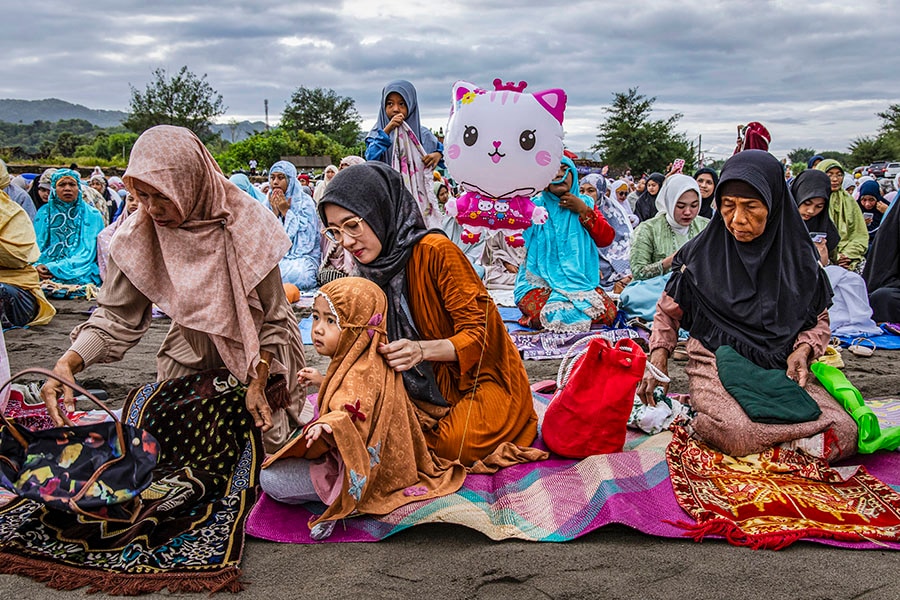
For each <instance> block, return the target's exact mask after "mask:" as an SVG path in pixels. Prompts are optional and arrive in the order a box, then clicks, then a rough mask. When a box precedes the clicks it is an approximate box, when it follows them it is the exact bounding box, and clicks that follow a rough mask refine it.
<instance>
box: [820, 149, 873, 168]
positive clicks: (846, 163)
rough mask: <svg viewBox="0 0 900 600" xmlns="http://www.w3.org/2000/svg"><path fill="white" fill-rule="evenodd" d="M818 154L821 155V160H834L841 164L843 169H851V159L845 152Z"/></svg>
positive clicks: (828, 151)
mask: <svg viewBox="0 0 900 600" xmlns="http://www.w3.org/2000/svg"><path fill="white" fill-rule="evenodd" d="M819 154H820V155H822V157H823V158H833V159H834V160H836V161H838V162H839V163H841V165H843V167H844V168H845V169H852V168H853V165H852V164H851V163H852V162H853V158H851V156H850V155H849V154H848V153H846V152H840V151H838V150H822V151H821V152H819ZM867 164H868V163H867Z"/></svg>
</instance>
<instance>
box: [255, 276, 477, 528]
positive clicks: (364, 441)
mask: <svg viewBox="0 0 900 600" xmlns="http://www.w3.org/2000/svg"><path fill="white" fill-rule="evenodd" d="M386 313H387V298H386V297H385V295H384V292H383V291H381V288H379V287H378V286H377V285H376V284H375V283H373V282H371V281H368V280H366V279H360V278H357V277H345V278H342V279H338V280H336V281H332V282H331V283H328V284H326V285H324V286H322V288H321V289H320V291H319V293H318V294H317V295H316V297H315V300H314V304H313V329H312V338H313V345H314V346H315V349H316V352H318V353H319V354H322V355H323V356H330V357H331V363H330V364H329V366H328V372H327V373H326V374H325V376H324V379H321V385H320V388H319V418H318V419H316V420H315V421H313V422H312V423H310V424H309V425H307V426H306V428H305V429H304V431H303V433H302V434H300V435H298V436H297V437H296V438H295V439H294V440H292V441H291V442H288V444H287V445H286V446H285V447H284V448H283V449H282V450H280V451H279V452H278V453H277V454H275V455H273V456H270V457H269V458H268V459H267V460H266V462H265V463H264V464H263V469H264V470H263V471H262V475H261V476H260V484H261V485H262V488H263V490H264V491H265V492H266V493H267V494H268V495H269V496H271V497H272V498H274V499H275V500H278V501H281V502H285V503H289V504H299V503H303V502H310V501H315V502H323V503H325V504H326V505H328V508H327V509H326V510H325V512H324V514H322V515H320V516H319V517H318V518H317V519H316V520H315V521H313V522H312V523H310V527H311V528H312V532H311V536H312V537H313V538H314V539H323V538H325V537H328V536H329V535H330V534H331V531H332V530H333V528H334V524H335V522H336V521H337V520H338V519H341V518H344V517H346V516H348V515H350V514H373V515H383V514H387V513H389V512H391V511H392V510H394V509H396V508H398V507H400V506H403V505H405V504H408V503H409V502H413V501H415V500H423V499H427V498H434V497H438V496H444V495H446V494H450V493H453V492H455V491H456V490H458V489H459V488H460V487H461V486H462V484H463V480H464V479H465V468H464V467H463V466H462V465H461V464H459V463H455V462H450V461H448V460H445V459H442V458H438V457H436V456H434V455H432V454H431V452H430V451H429V450H428V447H427V445H426V443H425V437H424V435H423V434H422V429H421V426H420V425H419V422H418V420H417V418H416V415H415V412H414V410H413V406H412V403H411V402H410V401H409V399H408V397H407V395H406V388H405V387H404V385H403V379H402V376H401V375H400V373H397V372H396V371H394V370H393V369H391V368H390V367H389V366H388V364H387V363H386V362H385V359H384V358H383V357H382V356H381V354H379V353H378V346H379V344H383V343H385V342H386V341H387V333H386V331H387V330H386V328H385V314H386ZM298 377H299V378H300V379H301V382H305V381H308V382H312V383H319V377H320V376H318V373H316V372H314V371H313V370H311V369H304V370H303V371H301V372H300V373H298Z"/></svg>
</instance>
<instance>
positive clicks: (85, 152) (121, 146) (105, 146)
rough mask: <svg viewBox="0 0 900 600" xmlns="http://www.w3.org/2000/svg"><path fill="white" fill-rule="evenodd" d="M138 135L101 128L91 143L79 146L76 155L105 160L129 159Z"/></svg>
mask: <svg viewBox="0 0 900 600" xmlns="http://www.w3.org/2000/svg"><path fill="white" fill-rule="evenodd" d="M137 138H138V135H137V134H136V133H131V132H120V133H109V132H108V130H101V131H100V132H99V133H97V136H96V137H95V138H94V141H93V142H91V143H90V144H85V145H83V146H79V147H78V148H77V149H76V150H75V156H92V157H97V158H102V159H105V160H113V159H119V158H121V159H123V160H128V157H129V156H131V148H132V147H133V146H134V143H135V142H136V141H137Z"/></svg>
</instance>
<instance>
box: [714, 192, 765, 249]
mask: <svg viewBox="0 0 900 600" xmlns="http://www.w3.org/2000/svg"><path fill="white" fill-rule="evenodd" d="M720 204H721V205H720V206H719V212H720V213H721V214H722V220H723V221H724V222H725V228H726V229H727V230H728V231H729V232H730V233H731V235H733V236H734V239H736V240H737V241H739V242H752V241H753V240H755V239H756V238H758V237H759V236H761V235H762V234H763V232H764V231H765V230H766V219H767V218H768V217H769V208H768V207H767V206H766V204H765V202H763V201H762V200H759V199H757V198H744V197H742V196H730V195H729V196H722V199H721V203H720Z"/></svg>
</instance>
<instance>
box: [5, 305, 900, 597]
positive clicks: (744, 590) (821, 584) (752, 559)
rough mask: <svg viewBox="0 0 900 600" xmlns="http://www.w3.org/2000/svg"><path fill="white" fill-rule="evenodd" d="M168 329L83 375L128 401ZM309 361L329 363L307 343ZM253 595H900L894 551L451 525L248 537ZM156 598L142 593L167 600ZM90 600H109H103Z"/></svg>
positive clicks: (150, 374)
mask: <svg viewBox="0 0 900 600" xmlns="http://www.w3.org/2000/svg"><path fill="white" fill-rule="evenodd" d="M56 305H57V307H58V309H59V314H58V315H57V316H56V317H55V318H54V320H53V322H51V323H50V324H49V325H47V326H45V327H39V328H35V329H34V330H30V329H25V330H13V331H10V332H7V333H6V346H7V349H8V351H9V358H10V362H11V364H12V368H13V370H14V372H15V371H16V370H19V369H22V368H25V367H30V366H40V367H47V368H51V367H52V366H53V364H54V363H55V361H56V359H57V358H58V357H59V356H60V355H61V354H62V353H63V352H64V351H65V349H66V348H68V346H69V332H70V331H71V330H72V328H73V327H74V326H75V325H77V324H78V323H80V322H81V321H83V320H84V319H86V318H87V317H86V314H84V313H83V311H86V310H87V309H88V308H90V306H91V304H90V303H87V302H78V301H66V302H56ZM168 327H169V321H168V320H167V319H161V320H155V321H154V322H153V324H152V326H151V328H150V331H149V332H148V334H147V335H146V336H145V337H144V339H143V340H142V341H141V343H140V344H138V345H137V346H136V347H135V348H133V349H132V350H131V351H130V352H129V353H128V354H127V355H126V357H125V359H124V360H122V361H121V362H119V363H112V364H108V365H95V366H93V367H91V368H90V369H88V370H87V371H85V372H84V373H83V374H81V375H80V381H81V382H82V383H83V384H86V386H87V387H90V388H102V389H105V390H107V391H108V392H109V395H110V398H111V399H112V402H113V404H120V403H121V401H122V400H123V399H124V397H125V395H126V394H127V392H128V390H129V389H131V388H133V387H135V386H138V385H141V384H143V383H146V382H148V381H152V380H153V379H155V376H156V360H155V357H156V350H157V349H158V348H159V345H160V343H161V342H162V339H163V337H164V336H165V333H166V331H167V329H168ZM843 356H844V360H845V361H846V363H847V367H846V368H845V369H844V372H845V373H846V374H847V376H848V377H849V379H850V380H851V381H852V382H853V383H854V384H855V385H856V386H857V387H858V388H859V389H860V391H861V392H862V394H863V396H865V397H877V396H888V395H896V394H898V392H900V368H898V366H897V358H900V352H887V351H878V352H876V354H875V356H873V357H871V358H867V359H862V358H857V357H854V356H853V355H851V354H850V353H849V352H847V351H844V352H843ZM307 360H308V361H309V362H310V364H311V365H312V366H317V367H318V368H319V369H320V370H324V366H325V365H326V364H327V362H326V361H324V360H322V359H321V358H320V357H318V356H316V355H315V354H314V352H313V351H312V349H311V347H307ZM683 364H684V363H677V362H674V361H672V362H670V371H671V374H672V375H673V383H672V390H674V391H683V392H686V391H687V381H686V378H685V376H684V373H683ZM525 366H526V368H527V370H528V373H529V376H530V378H531V381H532V382H535V381H539V380H542V379H553V378H555V377H556V370H557V368H558V366H559V363H558V361H541V362H532V361H529V362H526V363H525ZM243 569H244V577H243V580H244V581H245V582H247V583H248V584H249V585H248V586H247V591H246V592H245V593H244V594H243V596H245V597H251V596H252V597H265V598H269V599H276V598H279V599H280V598H293V599H299V598H322V599H325V600H337V599H339V598H352V599H354V600H358V599H360V598H392V599H398V598H410V599H417V600H421V599H425V598H473V599H480V598H514V599H516V600H530V599H532V598H554V599H564V598H684V599H703V598H709V599H719V598H741V599H742V600H750V599H756V598H759V599H769V598H803V599H810V600H812V599H831V598H835V599H837V598H857V599H865V600H873V599H876V598H885V599H900V553H895V552H888V551H882V550H868V551H852V550H843V549H836V548H830V547H827V546H822V545H820V544H816V543H797V544H795V545H794V546H792V547H790V548H788V549H787V550H782V551H780V552H772V551H753V550H748V549H745V548H736V547H732V546H729V545H728V544H727V543H725V542H721V541H707V542H704V543H701V544H695V543H693V542H691V541H682V540H667V539H659V538H653V537H649V536H646V535H644V534H641V533H639V532H636V531H633V530H631V529H628V528H625V527H622V526H609V527H605V528H603V529H600V530H598V531H595V532H593V533H591V534H588V535H586V536H584V537H583V538H580V539H578V540H576V541H573V542H568V543H565V544H539V543H530V542H521V541H506V542H493V541H491V540H489V539H487V538H485V537H484V536H482V535H481V534H480V533H477V532H474V531H471V530H468V529H466V528H464V527H459V526H451V525H426V526H421V527H416V528H413V529H412V530H407V531H405V532H403V533H401V534H398V535H396V536H393V537H391V538H389V539H388V540H386V541H384V542H380V543H377V544H319V545H313V546H302V545H287V544H275V543H270V542H263V541H260V540H256V539H253V538H248V540H247V546H246V551H245V556H244V564H243ZM62 595H65V596H68V597H73V596H83V595H84V593H83V592H81V591H77V592H68V593H65V592H55V591H53V590H50V589H49V588H46V587H44V585H43V584H40V583H35V582H33V581H31V580H30V579H26V578H24V577H17V576H12V575H0V597H3V598H9V599H14V598H50V597H60V596H62ZM163 596H170V595H169V594H158V595H153V596H147V597H163ZM90 597H91V598H102V597H105V596H103V595H102V594H98V595H93V596H90Z"/></svg>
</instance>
